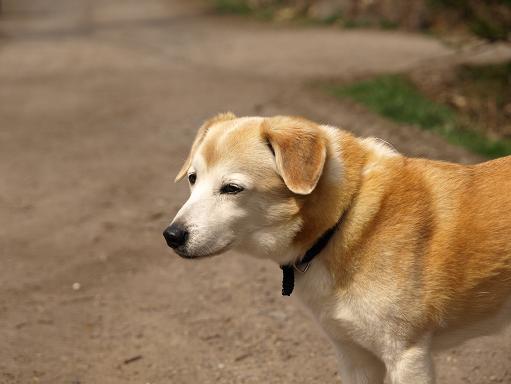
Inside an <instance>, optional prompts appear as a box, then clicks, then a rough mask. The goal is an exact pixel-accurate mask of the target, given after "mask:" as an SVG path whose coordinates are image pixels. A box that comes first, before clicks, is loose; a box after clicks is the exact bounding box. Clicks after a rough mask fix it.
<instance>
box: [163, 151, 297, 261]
mask: <svg viewBox="0 0 511 384" xmlns="http://www.w3.org/2000/svg"><path fill="white" fill-rule="evenodd" d="M267 157H268V161H267V162H266V164H265V162H264V161H262V162H261V166H266V167H272V166H273V159H272V158H271V154H267ZM192 172H193V173H195V174H196V175H197V179H196V182H195V184H194V185H193V186H191V195H190V197H189V199H188V200H187V201H186V203H185V204H184V205H183V207H182V208H181V209H180V210H179V212H178V213H177V215H176V217H175V218H174V221H173V222H177V223H180V224H181V225H183V226H185V227H186V228H187V230H188V231H189V235H188V241H187V244H186V246H185V247H184V248H183V249H178V250H176V252H178V253H179V254H180V255H181V256H185V257H203V256H212V255H216V254H219V253H223V252H225V251H227V250H228V249H233V248H236V249H238V250H240V251H242V252H244V253H248V254H250V255H252V256H255V257H261V258H272V259H274V260H276V261H278V262H285V261H286V260H287V259H288V258H289V257H291V256H286V255H287V254H289V253H290V250H289V245H290V244H291V242H292V240H293V237H294V236H295V234H296V232H298V230H299V229H300V227H301V223H300V222H299V219H297V218H296V217H294V215H290V210H289V199H288V198H283V197H278V196H276V195H275V194H273V193H271V192H267V191H262V190H260V188H258V183H259V184H260V182H261V180H257V179H254V178H255V177H256V176H249V175H248V172H243V171H242V170H240V169H233V166H232V165H231V166H229V165H227V164H218V165H215V166H213V167H206V164H205V162H204V159H203V157H202V156H201V155H200V154H197V155H196V156H195V158H194V159H193V162H192V166H191V167H190V170H189V172H188V173H192ZM228 183H233V184H236V185H238V186H240V187H243V191H242V192H240V193H238V194H235V195H231V194H222V193H220V189H221V187H222V185H224V184H228ZM294 256H296V255H294Z"/></svg>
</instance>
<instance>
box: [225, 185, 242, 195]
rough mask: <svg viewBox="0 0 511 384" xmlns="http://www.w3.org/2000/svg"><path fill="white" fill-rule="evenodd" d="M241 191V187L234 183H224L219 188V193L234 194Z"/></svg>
mask: <svg viewBox="0 0 511 384" xmlns="http://www.w3.org/2000/svg"><path fill="white" fill-rule="evenodd" d="M241 191H243V187H240V186H239V185H236V184H224V185H222V188H220V193H228V194H230V195H235V194H237V193H240V192H241Z"/></svg>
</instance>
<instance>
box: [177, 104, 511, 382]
mask: <svg viewBox="0 0 511 384" xmlns="http://www.w3.org/2000/svg"><path fill="white" fill-rule="evenodd" d="M272 156H273V159H272ZM194 159H196V164H199V165H200V164H201V163H204V165H203V167H202V169H201V170H200V172H201V174H200V175H198V176H199V177H206V176H202V175H207V174H212V172H213V170H215V169H216V170H219V169H220V170H224V171H222V172H224V173H225V172H227V171H226V170H231V169H232V170H236V172H238V173H242V174H245V175H246V177H248V178H249V180H250V183H253V184H254V185H255V186H254V187H253V191H254V192H250V193H253V195H248V193H249V192H248V191H247V196H252V197H245V198H246V199H247V200H246V201H242V200H236V201H237V202H236V203H232V204H245V205H246V206H247V207H249V208H246V207H245V208H244V209H246V212H248V214H245V216H246V215H248V216H250V217H251V218H252V219H253V222H254V223H260V224H251V225H252V226H251V227H250V228H252V229H251V231H252V232H256V230H259V229H260V228H264V231H263V230H262V229H261V231H262V232H261V234H260V235H258V236H259V237H255V235H253V234H252V233H251V234H250V235H248V234H246V235H245V234H241V232H240V233H237V232H236V230H235V229H233V230H232V232H233V233H234V235H233V236H234V237H235V238H234V240H232V241H231V242H230V243H232V244H239V246H237V249H240V250H242V251H245V252H248V253H251V252H252V250H253V249H256V248H257V247H258V246H259V247H260V248H264V246H263V244H266V243H268V244H270V245H266V248H264V252H263V251H261V252H263V257H268V258H270V259H274V260H275V261H277V262H279V263H282V262H293V261H297V259H298V258H299V257H300V256H301V255H303V253H304V252H305V251H306V250H307V249H308V248H309V247H310V246H311V245H312V244H313V243H314V242H315V241H316V240H317V239H318V238H319V237H320V236H321V235H322V234H323V233H324V232H325V231H326V230H327V229H328V228H330V227H332V226H333V225H334V224H335V223H336V222H337V220H338V219H339V217H340V216H341V215H343V214H344V216H343V217H344V219H343V221H342V223H341V225H340V227H339V228H338V230H337V232H336V233H335V235H334V237H333V238H332V239H331V241H330V243H329V245H328V246H327V248H326V249H325V250H324V251H323V252H322V253H321V254H320V255H319V256H318V258H317V260H315V261H314V262H313V265H312V267H314V268H315V269H314V268H312V269H313V271H312V272H310V273H309V272H308V273H307V274H305V275H304V276H303V277H300V276H298V281H297V284H298V285H299V291H302V292H305V293H304V295H303V296H304V300H303V301H304V302H305V304H306V305H308V306H309V307H310V308H311V310H312V312H313V314H315V316H316V318H317V319H318V321H319V322H320V324H321V325H322V326H323V328H324V329H325V330H326V332H327V334H329V336H330V337H331V338H332V340H334V342H335V343H336V345H337V344H339V350H340V356H341V362H343V361H345V360H346V359H349V357H348V356H347V355H348V354H349V353H346V356H344V357H342V356H343V351H345V349H343V348H344V347H343V346H342V345H341V344H342V343H340V342H339V343H337V342H338V341H339V340H344V344H346V345H349V346H350V347H349V351H350V353H352V354H354V355H355V354H356V355H357V356H359V358H360V361H366V363H367V365H368V366H369V365H371V364H373V365H374V367H373V368H364V369H361V371H360V372H355V373H353V372H354V371H356V369H355V368H354V366H355V365H356V364H355V365H354V363H350V364H341V367H344V368H342V369H341V374H342V375H343V378H344V380H345V382H346V383H348V384H349V383H381V382H382V381H381V380H383V379H382V376H381V375H382V373H381V372H382V368H381V364H384V365H385V367H386V370H387V376H388V377H389V378H390V380H391V382H392V383H410V381H409V380H410V378H411V377H412V376H411V374H410V372H412V373H414V375H415V376H413V377H414V379H413V380H414V382H415V383H432V382H433V380H434V379H433V374H432V369H431V368H430V366H431V362H430V361H429V357H428V356H429V340H430V339H431V338H434V337H435V335H436V334H440V333H441V332H444V331H448V330H450V329H464V328H466V327H468V326H470V325H471V324H478V322H480V321H482V320H484V319H487V318H492V316H497V314H498V313H499V311H502V310H504V309H505V306H506V305H508V304H509V300H510V299H511V157H506V158H502V159H498V160H494V161H489V162H485V163H482V164H478V165H470V166H466V165H458V164H452V163H446V162H440V161H431V160H426V159H414V158H407V157H405V156H402V155H400V154H398V153H396V152H395V151H394V150H393V149H391V148H389V147H387V146H385V145H383V144H381V143H380V142H378V141H376V140H374V139H359V138H356V137H354V136H352V135H351V134H349V133H348V132H345V131H341V130H337V129H335V128H331V127H326V126H320V125H318V124H315V123H313V122H310V121H308V120H305V119H303V118H296V117H282V116H278V117H272V118H244V119H237V118H236V117H235V116H234V115H233V114H230V113H229V114H222V115H219V116H217V117H215V118H213V119H211V120H209V121H208V122H206V123H205V124H204V125H203V126H202V127H201V128H200V130H199V133H198V135H197V137H196V140H195V142H194V144H193V146H192V150H191V152H190V155H189V157H188V159H187V160H186V162H185V164H184V166H183V168H182V169H181V171H180V172H179V174H178V176H177V177H176V180H178V179H180V178H182V177H183V176H184V175H185V174H186V172H187V171H188V169H189V168H190V167H191V166H192V163H193V160H194ZM199 160H200V161H199ZM199 165H196V168H197V167H198V166H199ZM208 172H209V173H208ZM218 172H220V171H218ZM211 177H213V176H211ZM212 180H213V179H212ZM250 183H249V184H250ZM239 199H242V197H239ZM250 199H251V200H250ZM256 203H257V204H256ZM234 206H236V207H238V205H233V207H234ZM185 211H186V209H185ZM190 215H193V213H189V212H188V211H186V212H185V213H183V212H181V213H180V214H178V219H179V220H185V219H186V220H191V219H190V218H189V217H188V216H190ZM216 220H217V221H218V222H221V221H222V220H224V219H221V218H218V219H216ZM239 220H242V219H239ZM243 223H244V222H242V221H240V222H239V223H237V224H236V225H235V226H234V227H233V228H235V227H236V226H239V227H243V226H245V225H246V226H247V228H249V227H248V224H243ZM268 228H270V229H272V228H273V229H272V230H273V231H274V232H280V234H279V233H276V234H273V233H271V232H268V231H269V230H267V229H268ZM235 232H236V233H235ZM273 235H274V236H273ZM250 236H252V237H250ZM279 236H280V237H279ZM245 237H246V238H247V239H245ZM249 237H250V239H248V238H249ZM258 239H262V240H260V243H259V244H260V245H258V241H259V240H258ZM268 239H270V240H271V241H270V240H268ZM226 242H227V241H226ZM207 246H208V247H210V248H211V247H212V246H211V245H209V244H208V245H207ZM233 247H234V246H233ZM222 249H223V248H222ZM254 252H255V251H254ZM282 255H284V256H282ZM286 258H287V259H286ZM314 280H318V281H319V280H321V284H319V282H318V281H314ZM300 286H301V288H300ZM361 308H366V310H361ZM364 311H365V313H363V312H364ZM510 313H511V311H510ZM379 326H381V327H382V328H381V329H382V331H381V335H385V337H386V338H390V339H391V341H390V342H389V341H388V340H383V339H382V340H376V339H378V337H380V336H381V335H380V334H378V333H372V332H374V331H372V330H371V327H376V328H377V327H379ZM364 327H365V328H364ZM486 331H487V330H486ZM382 337H383V336H382ZM413 348H416V349H413ZM410 351H412V352H410ZM419 352H420V353H419ZM423 355H424V356H423ZM417 356H422V357H421V358H420V359H419V358H417ZM343 359H344V360H343ZM376 360H377V361H378V362H376ZM380 362H381V363H380ZM403 366H405V367H406V369H404V368H403ZM346 367H348V368H346ZM343 372H344V373H343ZM420 372H424V373H423V374H421V373H420Z"/></svg>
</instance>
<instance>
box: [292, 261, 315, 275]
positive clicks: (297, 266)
mask: <svg viewBox="0 0 511 384" xmlns="http://www.w3.org/2000/svg"><path fill="white" fill-rule="evenodd" d="M310 265H311V263H310V261H309V262H308V263H299V264H295V265H293V267H295V269H296V270H297V271H298V272H301V273H305V272H307V271H308V270H309V267H310Z"/></svg>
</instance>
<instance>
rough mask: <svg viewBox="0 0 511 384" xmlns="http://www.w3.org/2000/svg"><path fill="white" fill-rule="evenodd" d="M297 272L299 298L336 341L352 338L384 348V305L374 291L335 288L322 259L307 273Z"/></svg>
mask: <svg viewBox="0 0 511 384" xmlns="http://www.w3.org/2000/svg"><path fill="white" fill-rule="evenodd" d="M296 275H297V277H296V293H297V296H298V298H299V299H300V301H301V302H302V304H303V305H304V306H305V307H306V308H307V309H308V310H309V312H310V313H311V315H312V317H313V318H314V319H315V320H317V321H318V323H319V324H320V326H321V327H322V328H323V330H324V331H325V332H326V334H327V335H328V336H329V337H330V338H331V339H332V340H333V341H334V342H341V341H342V340H350V341H353V342H356V343H357V344H359V345H361V346H364V347H365V348H367V349H369V350H372V351H374V352H377V351H378V350H381V348H382V345H381V344H382V343H383V342H384V340H382V337H381V336H382V331H383V329H382V328H383V327H385V322H384V321H383V322H382V313H383V312H384V311H385V308H383V306H380V305H378V303H376V302H374V301H373V300H371V295H364V296H360V295H358V294H355V293H354V292H349V291H348V292H343V293H340V292H337V291H335V290H334V284H333V281H332V278H331V276H330V274H329V272H328V271H327V269H326V267H325V266H324V265H323V264H322V263H321V262H316V261H315V262H314V263H313V264H312V265H311V266H310V268H309V270H308V271H307V272H306V273H304V274H302V273H300V272H296Z"/></svg>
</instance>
